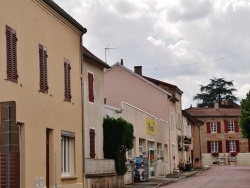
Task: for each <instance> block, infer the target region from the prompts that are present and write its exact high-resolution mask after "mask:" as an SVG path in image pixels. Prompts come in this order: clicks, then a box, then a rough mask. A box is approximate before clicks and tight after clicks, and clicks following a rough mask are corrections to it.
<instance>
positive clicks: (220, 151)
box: [218, 141, 222, 153]
mask: <svg viewBox="0 0 250 188" xmlns="http://www.w3.org/2000/svg"><path fill="white" fill-rule="evenodd" d="M218 144H219V153H222V141H218Z"/></svg>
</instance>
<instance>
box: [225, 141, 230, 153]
mask: <svg viewBox="0 0 250 188" xmlns="http://www.w3.org/2000/svg"><path fill="white" fill-rule="evenodd" d="M229 142H230V141H229V140H226V152H227V153H228V152H229V151H230V148H229Z"/></svg>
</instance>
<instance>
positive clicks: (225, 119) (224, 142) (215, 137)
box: [185, 101, 250, 166]
mask: <svg viewBox="0 0 250 188" xmlns="http://www.w3.org/2000/svg"><path fill="white" fill-rule="evenodd" d="M185 112H186V113H187V114H188V115H190V116H191V117H192V118H193V119H195V120H196V122H198V121H199V122H200V126H198V127H199V130H198V131H196V133H195V134H198V135H199V142H200V145H199V147H200V148H199V147H196V148H194V150H197V151H200V153H201V157H199V156H195V160H196V158H197V160H198V159H199V160H201V164H200V165H201V166H207V165H208V166H210V165H213V164H218V163H223V164H230V162H235V163H236V164H238V165H246V164H250V160H249V154H250V153H249V142H248V140H247V139H244V138H243V136H242V133H241V131H240V127H239V116H240V108H239V107H226V108H225V107H224V108H221V107H219V104H218V102H217V101H215V103H214V108H194V107H190V108H188V109H186V110H185ZM201 122H203V123H202V124H201ZM197 146H198V145H197ZM197 154H198V152H197Z"/></svg>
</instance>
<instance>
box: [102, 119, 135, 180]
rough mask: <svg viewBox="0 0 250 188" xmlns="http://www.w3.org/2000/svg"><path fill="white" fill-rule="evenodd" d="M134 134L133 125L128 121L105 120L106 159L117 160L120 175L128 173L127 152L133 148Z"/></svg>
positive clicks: (104, 148)
mask: <svg viewBox="0 0 250 188" xmlns="http://www.w3.org/2000/svg"><path fill="white" fill-rule="evenodd" d="M133 134H134V128H133V125H132V124H131V123H129V122H127V121H126V120H124V119H122V118H118V119H115V118H111V117H106V118H104V121H103V135H104V146H103V150H104V158H107V159H115V165H116V172H117V174H118V175H124V174H125V173H126V171H127V168H126V165H125V162H126V152H127V151H128V150H131V149H132V148H133V138H134V136H133Z"/></svg>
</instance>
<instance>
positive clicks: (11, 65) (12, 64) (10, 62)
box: [5, 25, 18, 83]
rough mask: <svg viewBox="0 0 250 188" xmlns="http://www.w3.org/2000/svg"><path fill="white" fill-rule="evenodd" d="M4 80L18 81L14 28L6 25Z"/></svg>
mask: <svg viewBox="0 0 250 188" xmlns="http://www.w3.org/2000/svg"><path fill="white" fill-rule="evenodd" d="M5 34H6V74H7V75H6V76H7V78H6V80H8V81H11V82H13V83H18V74H17V41H18V39H17V35H16V30H14V29H13V28H11V27H10V26H8V25H6V30H5Z"/></svg>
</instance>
